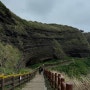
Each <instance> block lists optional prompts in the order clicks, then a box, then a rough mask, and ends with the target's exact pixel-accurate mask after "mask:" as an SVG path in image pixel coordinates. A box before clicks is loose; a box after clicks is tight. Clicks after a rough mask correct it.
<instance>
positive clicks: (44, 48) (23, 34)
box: [0, 2, 90, 67]
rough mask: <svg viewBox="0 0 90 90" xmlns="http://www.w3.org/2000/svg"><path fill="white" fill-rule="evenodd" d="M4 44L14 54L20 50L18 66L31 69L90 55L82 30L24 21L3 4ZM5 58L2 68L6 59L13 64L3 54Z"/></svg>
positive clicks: (1, 35)
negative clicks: (49, 62) (45, 62)
mask: <svg viewBox="0 0 90 90" xmlns="http://www.w3.org/2000/svg"><path fill="white" fill-rule="evenodd" d="M0 43H1V45H2V46H3V45H4V46H7V45H10V46H11V47H12V50H14V51H15V49H17V53H19V56H18V57H19V60H18V61H17V62H16V64H15V67H23V66H29V65H30V64H34V63H38V62H42V61H45V60H51V59H64V58H65V57H87V56H90V45H89V43H88V41H87V39H86V37H85V36H84V34H83V33H82V32H81V31H79V29H77V28H74V27H71V26H66V25H57V24H44V23H40V22H32V21H26V20H23V19H21V18H20V17H18V16H16V15H15V14H13V13H12V12H11V11H10V10H9V9H7V8H6V7H5V6H4V5H3V4H2V3H1V2H0ZM3 48H4V47H3ZM9 49H10V48H8V50H9ZM5 52H6V51H5ZM1 53H2V52H1ZM6 55H8V51H7V54H6ZM13 55H14V54H13ZM1 57H2V58H3V59H1V60H0V63H1V66H2V67H3V66H5V63H4V64H2V62H3V60H4V59H5V61H9V62H10V60H9V58H8V59H7V58H6V57H5V56H2V55H1ZM15 57H16V56H15ZM12 61H13V60H12V59H11V62H12ZM14 61H16V60H14Z"/></svg>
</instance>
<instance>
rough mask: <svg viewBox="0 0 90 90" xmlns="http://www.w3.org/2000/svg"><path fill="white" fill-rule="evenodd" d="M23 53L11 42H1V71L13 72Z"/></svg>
mask: <svg viewBox="0 0 90 90" xmlns="http://www.w3.org/2000/svg"><path fill="white" fill-rule="evenodd" d="M21 58H22V53H21V52H20V51H19V50H18V49H17V48H15V47H13V46H12V45H10V44H5V43H1V42H0V73H11V72H12V71H14V70H15V69H16V66H17V64H18V62H19V60H20V59H21Z"/></svg>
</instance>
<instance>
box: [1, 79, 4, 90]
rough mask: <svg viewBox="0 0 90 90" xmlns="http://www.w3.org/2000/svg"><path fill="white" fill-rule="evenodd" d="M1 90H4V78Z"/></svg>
mask: <svg viewBox="0 0 90 90" xmlns="http://www.w3.org/2000/svg"><path fill="white" fill-rule="evenodd" d="M1 90H4V78H2V81H1Z"/></svg>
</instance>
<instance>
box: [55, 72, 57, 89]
mask: <svg viewBox="0 0 90 90" xmlns="http://www.w3.org/2000/svg"><path fill="white" fill-rule="evenodd" d="M56 87H57V73H55V88H56Z"/></svg>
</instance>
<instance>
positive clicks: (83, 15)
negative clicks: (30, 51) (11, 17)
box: [1, 0, 90, 32]
mask: <svg viewBox="0 0 90 90" xmlns="http://www.w3.org/2000/svg"><path fill="white" fill-rule="evenodd" d="M1 1H2V2H3V3H4V4H5V5H6V6H7V7H8V8H9V9H10V10H11V11H13V12H14V13H16V14H17V15H18V16H20V17H22V18H25V19H27V20H33V21H40V22H44V23H58V24H64V25H69V26H74V27H77V28H79V29H84V30H85V31H89V32H90V24H89V23H90V12H89V9H90V5H89V4H90V0H87V1H86V0H1Z"/></svg>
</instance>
